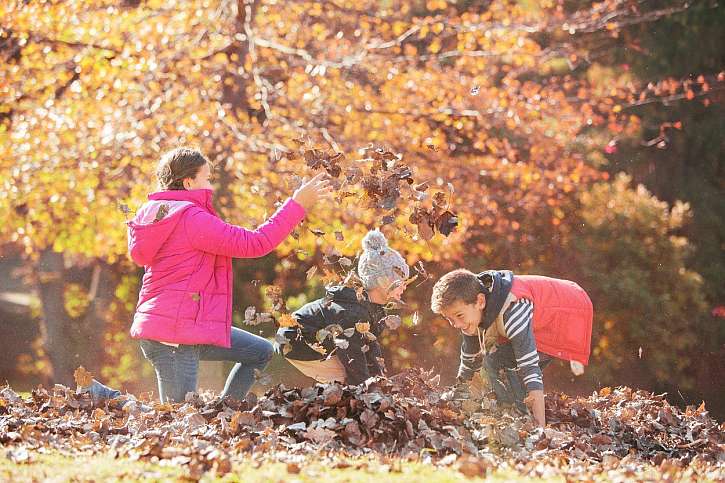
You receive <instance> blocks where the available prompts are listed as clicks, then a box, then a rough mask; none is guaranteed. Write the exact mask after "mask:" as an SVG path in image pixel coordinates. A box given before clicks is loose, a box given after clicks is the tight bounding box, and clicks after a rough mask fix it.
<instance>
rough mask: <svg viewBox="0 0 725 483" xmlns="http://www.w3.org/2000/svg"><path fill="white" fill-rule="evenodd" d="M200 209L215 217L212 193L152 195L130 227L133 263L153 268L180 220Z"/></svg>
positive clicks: (161, 192)
mask: <svg viewBox="0 0 725 483" xmlns="http://www.w3.org/2000/svg"><path fill="white" fill-rule="evenodd" d="M192 206H198V207H200V208H202V209H204V210H205V211H209V212H210V213H212V214H215V215H216V212H215V211H214V208H213V205H212V191H211V190H208V189H202V190H170V191H159V192H156V193H151V194H150V195H149V196H148V201H147V202H146V203H144V205H143V206H142V207H141V208H140V209H139V210H138V212H137V213H136V216H134V218H133V220H131V221H129V222H127V225H128V251H129V253H130V255H131V258H132V259H133V261H134V262H135V263H136V264H138V265H142V266H147V265H150V264H151V262H152V261H153V259H154V258H155V257H156V254H157V253H158V252H159V250H160V249H161V247H162V246H163V244H164V243H165V242H166V240H167V239H168V238H169V235H171V232H172V231H174V228H176V225H177V224H178V223H179V220H181V215H182V214H183V213H184V212H185V211H186V210H187V209H189V208H191V207H192Z"/></svg>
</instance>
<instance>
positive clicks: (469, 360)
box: [457, 335, 483, 381]
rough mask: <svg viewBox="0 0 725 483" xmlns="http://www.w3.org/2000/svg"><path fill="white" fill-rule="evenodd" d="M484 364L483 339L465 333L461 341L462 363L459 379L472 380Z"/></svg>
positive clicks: (459, 367)
mask: <svg viewBox="0 0 725 483" xmlns="http://www.w3.org/2000/svg"><path fill="white" fill-rule="evenodd" d="M482 366H483V349H482V348H481V341H480V340H479V339H478V337H477V336H475V335H464V336H463V340H462V341H461V363H460V365H459V366H458V377H457V379H459V380H462V381H470V380H471V379H472V378H473V376H474V374H476V372H478V371H479V370H481V367H482Z"/></svg>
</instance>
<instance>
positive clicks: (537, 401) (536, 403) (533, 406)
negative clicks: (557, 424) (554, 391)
mask: <svg viewBox="0 0 725 483" xmlns="http://www.w3.org/2000/svg"><path fill="white" fill-rule="evenodd" d="M524 403H526V405H527V406H528V407H529V409H530V410H531V413H532V414H533V415H534V421H536V424H538V425H539V426H540V427H542V428H543V427H544V426H546V415H545V414H544V391H542V390H541V389H535V390H533V391H529V395H528V396H526V399H524Z"/></svg>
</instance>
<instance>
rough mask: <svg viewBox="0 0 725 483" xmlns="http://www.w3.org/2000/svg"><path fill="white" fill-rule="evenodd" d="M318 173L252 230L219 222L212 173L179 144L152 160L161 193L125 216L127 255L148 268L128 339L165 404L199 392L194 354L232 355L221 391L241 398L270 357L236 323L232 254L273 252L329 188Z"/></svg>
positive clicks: (267, 348) (266, 347)
mask: <svg viewBox="0 0 725 483" xmlns="http://www.w3.org/2000/svg"><path fill="white" fill-rule="evenodd" d="M322 176H323V175H318V176H316V177H314V178H313V179H312V180H310V181H309V182H306V183H303V184H302V186H301V187H300V188H299V189H297V191H295V192H294V194H293V195H292V197H291V198H290V199H288V200H287V201H285V202H284V203H283V204H282V206H281V207H280V208H279V209H278V210H277V212H276V213H275V214H274V215H272V217H270V218H269V219H268V220H267V221H266V222H265V223H264V224H262V225H261V226H259V227H258V228H257V229H256V230H253V231H251V230H247V229H245V228H242V227H239V226H236V225H232V224H229V223H225V222H224V221H222V220H221V219H220V218H219V216H218V215H217V213H216V211H215V210H214V207H213V206H212V190H213V187H212V184H211V170H210V164H209V162H208V160H207V159H206V158H205V157H204V156H203V155H202V154H201V153H200V152H198V151H195V150H192V149H188V148H179V149H174V150H173V151H170V152H168V153H166V154H165V155H164V156H163V157H162V159H161V161H160V163H159V166H158V170H157V177H158V182H159V187H160V189H161V191H158V192H156V193H152V194H150V195H149V201H148V202H147V203H146V204H144V205H143V207H142V208H141V209H140V210H139V211H138V213H137V214H136V216H135V217H134V219H133V220H132V221H129V222H128V249H129V252H130V254H131V258H132V259H133V260H134V262H136V263H137V264H138V265H142V266H143V267H144V269H145V273H144V276H143V282H142V285H141V290H140V292H139V300H138V305H137V306H136V313H135V315H134V318H133V325H132V326H131V336H132V337H134V338H136V339H140V345H141V350H142V351H143V354H144V356H145V357H146V359H148V360H149V361H150V362H151V363H152V364H153V366H154V369H155V370H156V376H157V379H158V386H159V396H160V398H161V400H162V401H171V402H178V401H183V400H184V397H185V396H186V393H188V392H193V391H195V390H196V384H197V372H198V368H199V361H200V360H207V361H233V362H236V364H235V365H234V367H233V368H232V370H231V372H230V373H229V376H228V377H227V381H226V384H225V386H224V391H223V392H222V394H221V395H222V397H223V396H233V397H235V398H238V399H242V398H243V397H244V396H245V395H246V394H247V391H249V388H250V387H251V386H252V384H253V383H254V371H255V370H263V369H264V368H265V366H266V365H267V363H268V362H269V360H270V359H271V357H272V353H273V349H272V344H271V343H270V342H268V341H267V340H266V339H263V338H261V337H258V336H256V335H254V334H250V333H249V332H245V331H243V330H241V329H238V328H236V327H232V258H256V257H263V256H264V255H267V254H268V253H270V252H271V251H272V250H274V249H275V248H276V247H277V246H278V245H279V244H280V243H282V241H283V240H284V239H285V238H286V237H287V235H289V234H290V233H291V232H292V230H293V229H294V228H295V227H296V226H297V225H298V224H299V223H300V222H301V221H302V219H303V218H304V216H305V212H306V211H307V210H309V209H310V208H311V207H312V206H313V205H314V204H315V203H316V202H317V201H318V200H320V199H321V198H324V197H327V196H328V195H329V193H330V191H331V188H330V186H329V183H328V182H327V181H326V180H324V179H323V177H322Z"/></svg>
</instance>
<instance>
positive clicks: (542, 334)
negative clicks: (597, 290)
mask: <svg viewBox="0 0 725 483" xmlns="http://www.w3.org/2000/svg"><path fill="white" fill-rule="evenodd" d="M511 294H513V295H514V297H516V299H517V300H518V299H522V298H524V299H527V300H531V301H532V302H533V303H534V338H535V339H536V348H537V349H538V350H539V351H540V352H543V353H545V354H549V355H550V356H553V357H556V358H559V359H564V360H567V361H578V362H581V363H582V364H584V365H586V364H588V363H589V355H590V353H591V342H592V319H593V317H594V310H593V308H592V301H591V300H590V299H589V296H588V295H587V293H586V292H585V291H584V289H583V288H581V287H580V286H579V285H577V284H576V283H574V282H571V281H569V280H561V279H557V278H550V277H542V276H539V275H516V276H514V279H513V285H512V286H511ZM506 308H507V307H504V309H503V310H505V309H506Z"/></svg>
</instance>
